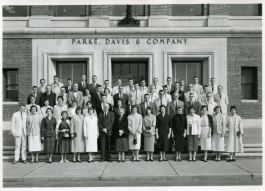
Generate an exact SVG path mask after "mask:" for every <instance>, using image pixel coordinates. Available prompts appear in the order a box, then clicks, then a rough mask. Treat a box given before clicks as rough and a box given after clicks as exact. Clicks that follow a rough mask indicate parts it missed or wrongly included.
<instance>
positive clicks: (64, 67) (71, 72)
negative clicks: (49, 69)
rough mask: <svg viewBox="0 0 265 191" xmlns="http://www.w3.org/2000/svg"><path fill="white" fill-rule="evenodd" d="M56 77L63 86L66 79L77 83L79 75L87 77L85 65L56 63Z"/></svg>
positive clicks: (77, 62) (67, 62) (71, 62)
mask: <svg viewBox="0 0 265 191" xmlns="http://www.w3.org/2000/svg"><path fill="white" fill-rule="evenodd" d="M56 64H57V75H58V77H59V79H60V80H61V82H62V83H63V84H66V82H67V79H68V78H71V79H72V81H73V82H74V83H75V82H79V81H80V79H81V74H86V75H87V63H86V62H85V61H57V62H56Z"/></svg>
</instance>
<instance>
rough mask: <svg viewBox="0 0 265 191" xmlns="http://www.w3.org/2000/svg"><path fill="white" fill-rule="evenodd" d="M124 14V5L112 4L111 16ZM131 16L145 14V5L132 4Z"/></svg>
mask: <svg viewBox="0 0 265 191" xmlns="http://www.w3.org/2000/svg"><path fill="white" fill-rule="evenodd" d="M125 15H126V5H114V6H113V16H125ZM132 15H133V16H145V15H146V13H145V5H133V6H132Z"/></svg>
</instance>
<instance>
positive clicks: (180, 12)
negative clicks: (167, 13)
mask: <svg viewBox="0 0 265 191" xmlns="http://www.w3.org/2000/svg"><path fill="white" fill-rule="evenodd" d="M203 10H204V6H203V5H201V4H189V5H187V4H186V5H185V4H183V5H172V16H202V15H203Z"/></svg>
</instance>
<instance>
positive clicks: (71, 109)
mask: <svg viewBox="0 0 265 191" xmlns="http://www.w3.org/2000/svg"><path fill="white" fill-rule="evenodd" d="M75 110H76V107H70V108H69V109H68V112H67V113H68V117H70V118H72V117H74V116H75V115H76V113H75Z"/></svg>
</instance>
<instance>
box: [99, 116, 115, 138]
mask: <svg viewBox="0 0 265 191" xmlns="http://www.w3.org/2000/svg"><path fill="white" fill-rule="evenodd" d="M114 120H115V116H114V113H113V112H111V111H109V112H108V113H107V116H106V117H105V115H104V113H100V114H99V115H98V127H99V132H100V135H103V133H104V132H103V131H102V130H103V129H107V135H108V136H111V135H112V126H113V123H114Z"/></svg>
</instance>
